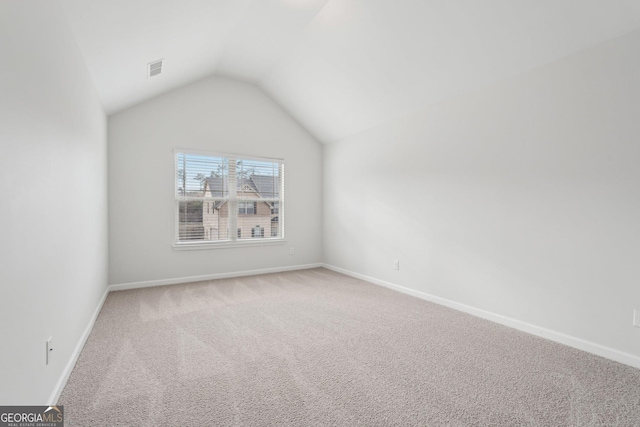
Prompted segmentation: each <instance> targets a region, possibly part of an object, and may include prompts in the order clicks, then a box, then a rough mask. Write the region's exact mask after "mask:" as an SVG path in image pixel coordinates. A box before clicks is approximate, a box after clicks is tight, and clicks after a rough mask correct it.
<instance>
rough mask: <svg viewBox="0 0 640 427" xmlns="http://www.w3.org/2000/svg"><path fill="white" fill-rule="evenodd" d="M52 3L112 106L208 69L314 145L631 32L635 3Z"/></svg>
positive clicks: (637, 25) (638, 12)
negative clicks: (247, 85) (158, 67)
mask: <svg viewBox="0 0 640 427" xmlns="http://www.w3.org/2000/svg"><path fill="white" fill-rule="evenodd" d="M61 1H62V3H63V5H64V8H65V11H66V14H67V16H68V18H69V22H70V25H71V28H72V30H73V32H74V34H75V37H76V39H77V41H78V45H79V46H80V49H81V50H82V52H83V54H84V56H85V60H86V63H87V66H88V68H89V71H90V73H91V75H92V78H93V80H94V82H95V85H96V87H97V89H98V92H99V94H100V97H101V99H102V102H103V104H104V106H105V109H106V111H107V113H108V114H113V113H115V112H118V111H120V110H122V109H125V108H127V107H129V106H132V105H134V104H136V103H138V102H141V101H144V100H146V99H148V98H151V97H153V96H155V95H158V94H160V93H163V92H166V91H168V90H171V89H174V88H176V87H179V86H182V85H184V84H186V83H189V82H192V81H195V80H198V79H200V78H202V77H205V76H210V75H214V74H218V75H225V76H230V77H234V78H238V79H242V80H247V81H250V82H253V83H255V84H257V85H259V86H260V87H262V88H263V89H264V90H265V91H266V92H267V93H269V94H270V95H271V96H272V97H273V98H274V99H275V100H276V101H277V102H278V103H280V104H281V105H282V106H283V107H284V108H285V109H286V110H288V111H289V113H290V114H291V115H292V116H294V117H295V118H296V119H297V120H298V121H299V122H300V123H301V124H302V125H304V126H305V127H306V128H307V129H308V130H309V131H310V132H311V133H312V134H313V135H315V136H316V137H317V138H318V139H319V140H320V141H321V142H331V141H336V140H340V139H342V138H344V137H346V136H349V135H352V134H355V133H358V132H361V131H363V130H366V129H369V128H372V127H374V126H376V125H379V124H381V123H383V122H386V121H388V120H393V119H394V118H398V117H401V116H404V115H407V114H410V113H411V112H413V111H416V110H418V109H421V108H424V107H426V106H428V105H431V104H433V103H436V102H439V101H441V100H443V99H446V98H449V97H453V96H458V95H461V94H463V93H465V92H468V91H471V90H474V89H477V88H480V87H483V86H486V85H490V84H492V83H496V82H498V81H500V80H504V79H507V78H510V77H513V76H516V75H518V74H521V73H523V72H525V71H527V70H530V69H532V68H535V67H537V66H540V65H543V64H546V63H549V62H552V61H554V60H557V59H560V58H562V57H564V56H567V55H570V54H572V53H575V52H578V51H580V50H584V49H586V48H589V47H591V46H595V45H597V44H600V43H602V42H604V41H607V40H610V39H613V38H615V37H618V36H620V35H623V34H625V33H628V32H631V31H634V30H638V29H640V1H638V0H606V1H604V0H61ZM157 59H164V60H165V67H164V71H163V74H162V75H160V76H157V77H153V78H147V74H146V73H147V70H146V66H147V64H148V63H149V62H152V61H154V60H157Z"/></svg>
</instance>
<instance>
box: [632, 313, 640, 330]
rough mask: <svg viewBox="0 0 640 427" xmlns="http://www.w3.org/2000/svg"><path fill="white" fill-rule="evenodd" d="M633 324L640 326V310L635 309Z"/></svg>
mask: <svg viewBox="0 0 640 427" xmlns="http://www.w3.org/2000/svg"><path fill="white" fill-rule="evenodd" d="M633 326H635V327H636V328H640V310H633Z"/></svg>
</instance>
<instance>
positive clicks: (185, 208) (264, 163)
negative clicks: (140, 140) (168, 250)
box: [175, 150, 284, 244]
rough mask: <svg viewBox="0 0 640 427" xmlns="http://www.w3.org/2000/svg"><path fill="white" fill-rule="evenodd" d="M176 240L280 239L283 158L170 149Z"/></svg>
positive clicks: (281, 229)
mask: <svg viewBox="0 0 640 427" xmlns="http://www.w3.org/2000/svg"><path fill="white" fill-rule="evenodd" d="M175 200H176V243H182V244H189V243H212V244H214V243H222V242H236V241H247V240H253V241H267V240H273V239H281V238H283V237H284V221H283V206H284V161H283V160H281V159H268V158H260V157H249V156H240V155H231V154H214V153H204V152H190V151H186V150H176V151H175Z"/></svg>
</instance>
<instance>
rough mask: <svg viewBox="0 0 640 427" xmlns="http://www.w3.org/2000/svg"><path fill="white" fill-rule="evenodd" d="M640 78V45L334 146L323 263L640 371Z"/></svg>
mask: <svg viewBox="0 0 640 427" xmlns="http://www.w3.org/2000/svg"><path fill="white" fill-rule="evenodd" d="M638 76H640V32H635V33H632V34H629V35H627V36H625V37H623V38H620V39H617V40H615V41H613V42H610V43H607V44H605V45H601V46H599V47H597V48H594V49H591V50H588V51H585V52H582V53H580V54H577V55H574V56H571V57H568V58H566V59H564V60H561V61H559V62H555V63H553V64H550V65H547V66H544V67H541V68H538V69H536V70H533V71H531V72H528V73H527V74H525V75H522V76H520V77H518V78H515V79H512V80H510V81H506V82H503V83H501V84H498V85H494V86H491V87H488V88H486V89H483V90H480V91H477V92H474V93H472V94H468V95H466V96H463V97H459V98H456V99H452V100H450V101H448V102H442V103H439V104H437V105H435V106H432V107H430V108H427V109H424V110H422V111H420V112H419V113H416V114H413V115H411V116H408V117H405V118H403V119H401V120H397V121H394V122H391V123H388V124H385V125H383V126H379V127H376V128H374V129H371V130H369V131H366V132H363V133H360V134H358V135H355V136H352V137H349V138H347V139H345V140H342V141H339V142H337V143H334V144H331V145H327V146H326V147H325V149H324V159H325V162H324V241H325V259H326V262H327V263H329V264H331V265H335V266H337V267H340V268H344V269H347V270H350V271H352V272H355V273H360V274H364V275H367V276H370V277H374V278H377V279H379V280H384V281H388V282H391V283H395V284H398V285H400V286H404V287H408V288H411V289H413V290H417V291H421V292H425V293H429V294H432V295H435V296H438V297H442V298H446V299H449V300H453V301H456V302H459V303H463V304H467V305H470V306H473V307H476V308H480V309H483V310H487V311H490V312H493V313H497V314H500V315H503V316H508V317H511V318H515V319H518V320H521V321H524V322H528V323H531V324H534V325H537V326H540V327H544V328H548V329H551V330H554V331H558V332H561V333H564V334H569V335H571V336H574V337H578V338H582V339H584V340H588V341H591V342H594V343H597V344H600V345H603V346H607V347H609V348H613V349H616V350H619V351H623V352H627V353H630V354H633V355H636V356H640V329H638V328H634V327H632V311H633V309H634V308H637V309H640V282H639V278H640V244H639V242H640V221H639V218H640V189H639V183H640V167H639V165H640V142H639V141H640V139H639V138H640V120H639V117H640V79H639V78H638ZM394 259H398V260H400V266H401V268H400V270H399V271H394V270H393V260H394Z"/></svg>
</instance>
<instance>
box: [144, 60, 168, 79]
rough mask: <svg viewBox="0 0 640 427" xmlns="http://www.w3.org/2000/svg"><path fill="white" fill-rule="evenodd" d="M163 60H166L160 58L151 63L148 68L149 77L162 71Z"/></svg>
mask: <svg viewBox="0 0 640 427" xmlns="http://www.w3.org/2000/svg"><path fill="white" fill-rule="evenodd" d="M162 61H164V59H159V60H157V61H153V62H150V63H149V66H148V70H147V71H148V72H149V74H148V75H149V77H153V76H157V75H158V74H160V73H162Z"/></svg>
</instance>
